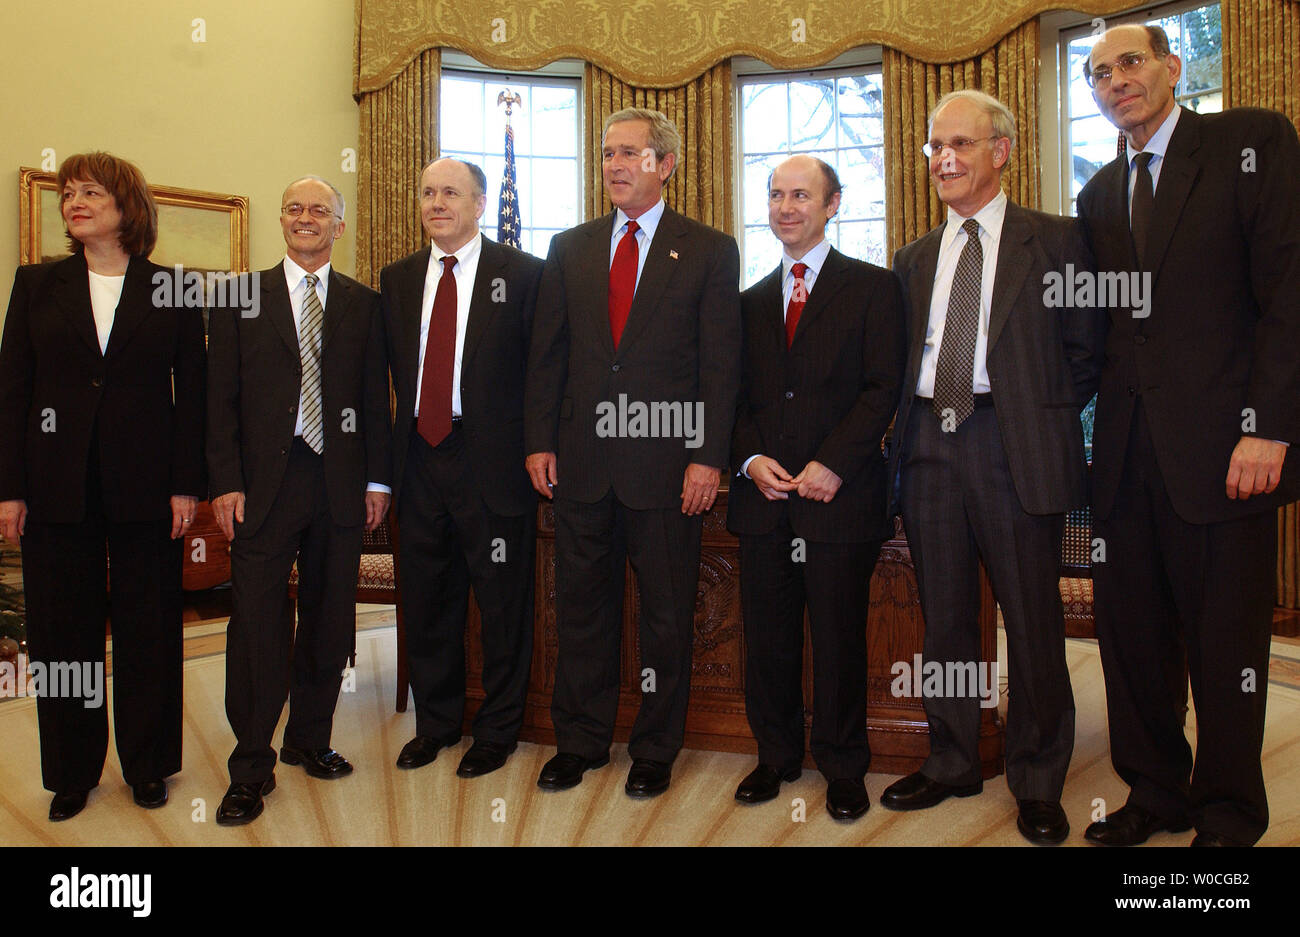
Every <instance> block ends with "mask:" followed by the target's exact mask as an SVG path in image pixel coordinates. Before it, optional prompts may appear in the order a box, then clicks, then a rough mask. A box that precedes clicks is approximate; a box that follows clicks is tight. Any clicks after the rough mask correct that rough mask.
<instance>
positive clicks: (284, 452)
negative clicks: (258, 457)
mask: <svg viewBox="0 0 1300 937" xmlns="http://www.w3.org/2000/svg"><path fill="white" fill-rule="evenodd" d="M288 452H289V450H288V449H281V450H280V455H286V454H287V453H288Z"/></svg>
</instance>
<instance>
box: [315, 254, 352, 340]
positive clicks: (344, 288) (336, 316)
mask: <svg viewBox="0 0 1300 937" xmlns="http://www.w3.org/2000/svg"><path fill="white" fill-rule="evenodd" d="M351 309H352V290H351V288H350V287H349V286H348V285H347V284H346V283H344V282H343V279H342V277H340V276H339V275H338V274H337V273H335V272H334V267H333V266H332V265H331V266H330V286H329V290H328V291H327V292H326V294H325V309H324V313H325V320H324V322H323V323H322V324H321V337H320V350H321V354H322V355H323V354H324V353H325V348H326V347H327V346H328V345H329V343H330V339H331V338H333V337H334V333H335V332H337V331H338V328H339V323H341V322H342V321H343V320H344V318H346V317H347V315H348V313H349V312H350V311H351Z"/></svg>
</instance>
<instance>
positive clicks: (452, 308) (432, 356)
mask: <svg viewBox="0 0 1300 937" xmlns="http://www.w3.org/2000/svg"><path fill="white" fill-rule="evenodd" d="M441 260H442V276H440V277H439V278H438V289H437V291H436V292H435V293H434V294H433V312H432V314H431V315H430V316H429V338H428V340H427V341H426V342H425V346H424V378H423V380H422V381H421V384H420V416H419V418H418V419H417V420H416V422H415V428H416V430H417V431H418V432H419V434H420V435H421V436H423V437H424V441H425V442H427V443H428V444H429V445H431V446H436V445H438V444H439V443H440V442H442V441H443V440H444V439H446V438H447V436H448V435H450V433H451V378H452V370H453V369H454V367H455V363H456V273H455V269H456V257H455V255H450V254H449V255H448V256H446V257H443V258H441Z"/></svg>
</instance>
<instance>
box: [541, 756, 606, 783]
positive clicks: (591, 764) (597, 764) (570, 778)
mask: <svg viewBox="0 0 1300 937" xmlns="http://www.w3.org/2000/svg"><path fill="white" fill-rule="evenodd" d="M607 764H609V756H608V755H606V756H605V757H603V758H598V759H596V760H595V761H588V762H585V763H584V766H583V768H582V770H581V771H579V772H578V773H577V774H565V775H560V776H553V777H547V776H546V769H545V768H542V773H541V774H540V775H539V776H538V778H537V786H538V787H540V788H541V789H542V790H544V791H567V790H569V789H570V788H573V787H577V786H578V785H579V784H581V783H582V776H583V775H584V774H586V773H587V772H588V771H595V770H596V769H597V768H603V767H605V765H607Z"/></svg>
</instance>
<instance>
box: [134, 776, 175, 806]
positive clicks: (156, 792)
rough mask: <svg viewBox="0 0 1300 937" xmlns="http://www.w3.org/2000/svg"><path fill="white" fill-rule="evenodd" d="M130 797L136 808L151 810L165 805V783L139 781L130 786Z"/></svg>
mask: <svg viewBox="0 0 1300 937" xmlns="http://www.w3.org/2000/svg"><path fill="white" fill-rule="evenodd" d="M131 796H132V797H133V798H135V805H136V806H137V807H144V808H145V809H146V810H153V809H154V808H156V807H161V806H162V805H163V804H165V803H167V782H166V781H141V782H140V783H139V784H132V785H131Z"/></svg>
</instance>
